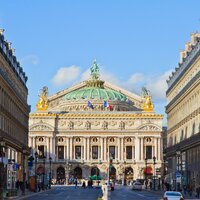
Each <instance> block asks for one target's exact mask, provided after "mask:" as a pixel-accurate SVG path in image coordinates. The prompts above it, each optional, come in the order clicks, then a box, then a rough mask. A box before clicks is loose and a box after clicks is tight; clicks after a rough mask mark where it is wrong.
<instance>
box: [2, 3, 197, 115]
mask: <svg viewBox="0 0 200 200" xmlns="http://www.w3.org/2000/svg"><path fill="white" fill-rule="evenodd" d="M199 7H200V1H198V0H196V1H195V0H190V1H186V0H176V1H174V0H168V1H164V0H159V1H158V0H151V1H147V0H146V1H144V0H137V1H136V0H132V1H131V0H129V1H128V0H117V1H116V0H115V1H114V0H113V1H112V0H110V1H108V0H107V1H106V0H101V1H94V0H84V1H81V0H79V1H76V0H57V1H54V0H42V1H41V0H34V1H33V0H32V1H31V0H18V1H6V0H2V1H1V7H0V27H1V28H4V29H5V33H4V35H5V37H6V39H7V40H8V41H10V42H12V46H13V48H14V49H16V56H17V58H18V60H19V61H20V62H21V65H22V66H23V69H24V71H25V72H26V74H27V76H28V83H27V86H28V88H29V100H28V101H29V104H30V105H31V106H32V111H34V110H35V104H36V101H37V99H38V91H39V89H41V88H42V87H43V86H44V85H46V86H48V87H49V93H50V94H53V93H55V92H58V91H59V90H61V89H64V88H67V87H69V86H70V85H72V84H74V83H77V82H79V81H80V80H83V79H84V78H87V77H88V71H87V70H88V68H89V67H90V65H91V64H92V61H93V60H94V59H95V58H96V59H97V62H98V63H99V65H100V66H101V72H102V78H104V79H108V80H110V82H112V83H114V84H117V85H119V86H122V87H125V88H127V89H129V90H131V91H132V92H135V93H140V89H141V87H142V86H143V85H145V86H147V87H148V89H150V90H151V92H152V95H153V99H154V103H155V107H156V111H157V112H158V113H162V114H163V113H164V106H165V105H166V100H165V98H164V96H165V90H166V83H165V80H166V79H167V77H168V75H169V74H170V71H171V70H173V69H174V68H175V67H176V66H177V63H178V61H179V51H180V49H183V48H184V44H185V42H187V41H189V40H190V33H191V32H194V31H197V30H199V27H200V14H199ZM61 75H64V79H63V78H62V76H61ZM58 78H59V81H58Z"/></svg>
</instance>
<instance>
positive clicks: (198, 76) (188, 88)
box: [166, 71, 200, 113]
mask: <svg viewBox="0 0 200 200" xmlns="http://www.w3.org/2000/svg"><path fill="white" fill-rule="evenodd" d="M199 80H200V71H199V72H198V73H197V74H196V75H195V76H194V77H193V78H192V79H191V80H190V81H189V82H188V83H187V85H186V86H185V87H183V89H182V90H181V91H180V92H179V93H178V94H177V95H176V96H175V97H174V98H173V99H172V101H170V102H169V104H168V105H167V106H166V112H167V113H168V112H169V111H168V110H169V108H170V107H171V106H172V105H173V104H175V103H177V102H178V100H179V99H180V98H181V97H182V96H183V95H184V94H186V92H187V93H188V92H189V91H191V89H192V88H193V87H195V85H196V84H195V82H198V81H199ZM191 86H192V87H191Z"/></svg>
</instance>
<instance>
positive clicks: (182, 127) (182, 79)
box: [166, 33, 200, 188]
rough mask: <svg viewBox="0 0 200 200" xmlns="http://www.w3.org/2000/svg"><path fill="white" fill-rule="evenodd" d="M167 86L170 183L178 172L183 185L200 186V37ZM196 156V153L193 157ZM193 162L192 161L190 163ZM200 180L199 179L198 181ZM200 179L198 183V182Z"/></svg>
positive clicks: (191, 44) (183, 54) (187, 48)
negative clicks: (199, 160) (199, 147)
mask: <svg viewBox="0 0 200 200" xmlns="http://www.w3.org/2000/svg"><path fill="white" fill-rule="evenodd" d="M167 82H168V90H167V98H168V102H169V103H168V105H167V107H166V113H167V116H168V136H167V142H168V144H167V147H168V148H167V149H166V153H167V157H168V163H169V166H168V181H171V184H172V183H173V185H174V187H177V184H176V183H175V182H173V179H174V180H176V178H175V173H176V171H177V170H179V171H181V174H182V176H183V177H182V181H181V183H180V184H181V185H184V184H185V185H187V184H191V185H193V188H196V186H198V185H199V181H200V179H199V178H198V177H200V168H199V163H198V159H196V158H198V157H199V154H198V151H199V150H198V146H199V144H200V136H199V133H200V105H199V99H200V34H199V33H194V34H192V35H191V41H190V42H188V43H186V45H185V50H184V51H181V57H180V63H179V66H178V67H177V68H176V69H175V72H173V73H172V75H171V76H170V78H169V80H168V81H167ZM192 152H196V153H192ZM191 159H192V160H191ZM196 177H197V178H196ZM197 179H198V180H197Z"/></svg>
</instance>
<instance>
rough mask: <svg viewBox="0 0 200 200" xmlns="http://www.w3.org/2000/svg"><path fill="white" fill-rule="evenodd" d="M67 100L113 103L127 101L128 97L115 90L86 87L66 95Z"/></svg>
mask: <svg viewBox="0 0 200 200" xmlns="http://www.w3.org/2000/svg"><path fill="white" fill-rule="evenodd" d="M64 99H65V100H76V99H86V100H90V99H96V100H97V99H98V100H99V99H102V100H111V101H116V100H118V101H126V99H127V97H126V96H125V95H124V94H122V93H120V92H117V91H115V90H111V89H106V88H99V87H84V88H81V89H78V90H75V91H72V92H70V93H68V94H66V95H65V97H64Z"/></svg>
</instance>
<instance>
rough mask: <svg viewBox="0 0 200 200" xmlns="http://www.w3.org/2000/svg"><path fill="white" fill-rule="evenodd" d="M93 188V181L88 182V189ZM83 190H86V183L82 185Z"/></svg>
mask: <svg viewBox="0 0 200 200" xmlns="http://www.w3.org/2000/svg"><path fill="white" fill-rule="evenodd" d="M92 186H93V181H92V180H88V182H87V187H88V188H92ZM82 188H86V182H85V181H83V183H82Z"/></svg>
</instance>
